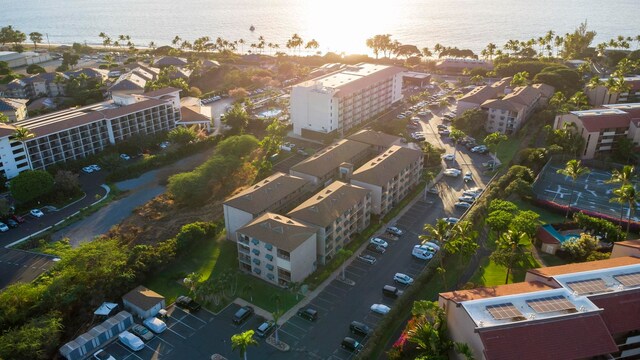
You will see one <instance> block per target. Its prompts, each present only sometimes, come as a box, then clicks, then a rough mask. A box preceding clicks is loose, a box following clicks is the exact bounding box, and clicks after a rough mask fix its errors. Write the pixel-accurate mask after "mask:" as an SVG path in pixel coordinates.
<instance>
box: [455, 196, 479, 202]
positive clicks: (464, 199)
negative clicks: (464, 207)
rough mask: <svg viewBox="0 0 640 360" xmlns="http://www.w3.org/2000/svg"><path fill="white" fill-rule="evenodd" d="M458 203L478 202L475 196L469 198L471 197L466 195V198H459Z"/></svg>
mask: <svg viewBox="0 0 640 360" xmlns="http://www.w3.org/2000/svg"><path fill="white" fill-rule="evenodd" d="M458 201H462V202H466V203H469V204H471V203H473V202H474V201H476V198H475V197H473V196H469V195H464V196H460V197H459V198H458Z"/></svg>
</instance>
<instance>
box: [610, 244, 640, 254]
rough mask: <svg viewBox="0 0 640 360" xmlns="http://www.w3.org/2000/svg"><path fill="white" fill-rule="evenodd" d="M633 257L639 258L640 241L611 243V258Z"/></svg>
mask: <svg viewBox="0 0 640 360" xmlns="http://www.w3.org/2000/svg"><path fill="white" fill-rule="evenodd" d="M623 256H635V257H637V258H640V240H627V241H618V242H616V243H613V250H612V251H611V257H612V258H617V257H623Z"/></svg>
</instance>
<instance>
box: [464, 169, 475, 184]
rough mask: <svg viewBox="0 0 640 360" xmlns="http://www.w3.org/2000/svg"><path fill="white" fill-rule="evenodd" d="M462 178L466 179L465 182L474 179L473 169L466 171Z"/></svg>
mask: <svg viewBox="0 0 640 360" xmlns="http://www.w3.org/2000/svg"><path fill="white" fill-rule="evenodd" d="M462 180H464V182H469V181H473V175H472V174H471V171H467V172H466V173H464V177H463V178H462Z"/></svg>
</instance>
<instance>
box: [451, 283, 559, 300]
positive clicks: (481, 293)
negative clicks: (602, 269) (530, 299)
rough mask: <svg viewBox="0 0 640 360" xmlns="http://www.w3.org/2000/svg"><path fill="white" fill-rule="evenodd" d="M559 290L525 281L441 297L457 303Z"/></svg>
mask: <svg viewBox="0 0 640 360" xmlns="http://www.w3.org/2000/svg"><path fill="white" fill-rule="evenodd" d="M551 289H557V287H554V286H551V285H548V284H545V283H542V282H539V281H524V282H519V283H513V284H505V285H498V286H491V287H480V288H475V289H469V290H454V291H450V292H446V293H440V295H439V296H440V297H441V298H444V299H447V300H451V301H453V302H456V303H461V302H463V301H469V300H478V299H487V298H494V297H499V296H506V295H515V294H526V293H530V292H537V291H543V290H551Z"/></svg>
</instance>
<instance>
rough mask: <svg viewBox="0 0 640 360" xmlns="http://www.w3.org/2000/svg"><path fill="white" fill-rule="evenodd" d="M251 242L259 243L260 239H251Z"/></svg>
mask: <svg viewBox="0 0 640 360" xmlns="http://www.w3.org/2000/svg"><path fill="white" fill-rule="evenodd" d="M251 242H252V243H253V245H258V244H260V240H258V239H252V240H251Z"/></svg>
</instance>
